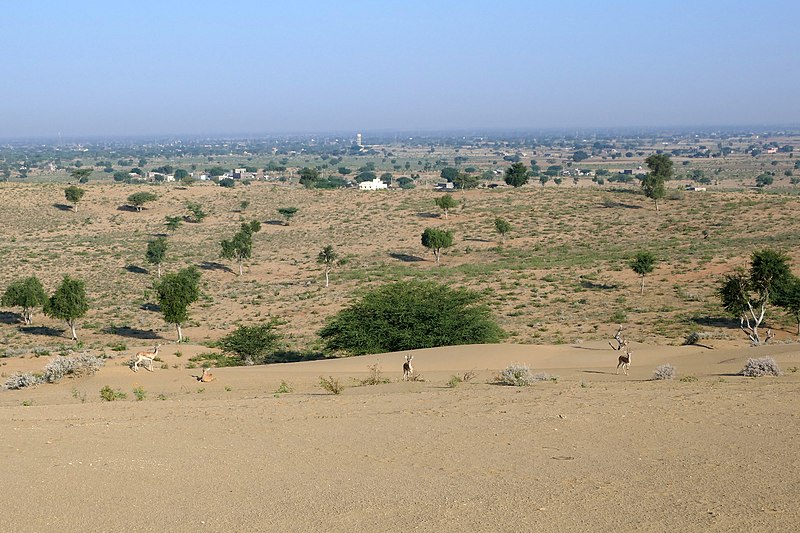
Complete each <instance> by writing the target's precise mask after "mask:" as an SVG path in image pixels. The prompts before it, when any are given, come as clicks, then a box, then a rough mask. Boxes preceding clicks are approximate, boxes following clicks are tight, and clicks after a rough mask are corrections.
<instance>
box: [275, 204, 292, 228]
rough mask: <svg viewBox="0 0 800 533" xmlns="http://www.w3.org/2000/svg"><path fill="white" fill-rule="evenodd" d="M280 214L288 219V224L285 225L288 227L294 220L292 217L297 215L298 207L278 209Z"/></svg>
mask: <svg viewBox="0 0 800 533" xmlns="http://www.w3.org/2000/svg"><path fill="white" fill-rule="evenodd" d="M278 213H279V214H280V215H281V216H282V217H283V218H285V219H286V222H285V223H284V224H285V225H286V226H288V225H289V221H290V220H292V217H293V216H295V215H296V214H297V208H296V207H279V208H278Z"/></svg>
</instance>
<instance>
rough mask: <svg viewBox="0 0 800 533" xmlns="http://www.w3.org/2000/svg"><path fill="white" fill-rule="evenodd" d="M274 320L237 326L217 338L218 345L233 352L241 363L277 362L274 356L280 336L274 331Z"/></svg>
mask: <svg viewBox="0 0 800 533" xmlns="http://www.w3.org/2000/svg"><path fill="white" fill-rule="evenodd" d="M275 325H276V324H275V322H267V323H264V324H259V325H257V326H239V327H238V328H236V329H235V330H234V331H232V332H230V333H228V334H227V335H225V336H224V337H222V338H221V339H220V340H219V347H220V348H222V351H224V352H226V353H233V354H235V357H236V358H237V359H238V361H239V362H241V364H245V365H264V364H269V363H277V362H279V359H278V358H275V357H274V354H275V352H276V351H277V350H278V348H280V341H281V336H280V334H279V333H277V332H276V331H275Z"/></svg>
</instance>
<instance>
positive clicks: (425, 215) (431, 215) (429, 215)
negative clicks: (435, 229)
mask: <svg viewBox="0 0 800 533" xmlns="http://www.w3.org/2000/svg"><path fill="white" fill-rule="evenodd" d="M417 216H418V217H419V218H441V215H440V214H439V213H417Z"/></svg>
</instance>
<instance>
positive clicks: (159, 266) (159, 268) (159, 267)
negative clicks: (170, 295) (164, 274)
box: [158, 263, 161, 279]
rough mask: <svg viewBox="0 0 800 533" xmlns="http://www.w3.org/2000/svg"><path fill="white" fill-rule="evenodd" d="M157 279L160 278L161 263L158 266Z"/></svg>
mask: <svg viewBox="0 0 800 533" xmlns="http://www.w3.org/2000/svg"><path fill="white" fill-rule="evenodd" d="M158 277H159V279H160V278H161V263H159V264H158Z"/></svg>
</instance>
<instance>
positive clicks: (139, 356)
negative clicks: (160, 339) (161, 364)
mask: <svg viewBox="0 0 800 533" xmlns="http://www.w3.org/2000/svg"><path fill="white" fill-rule="evenodd" d="M159 348H161V345H160V344H156V345H155V347H153V351H152V352H136V361H134V362H133V371H134V372H138V371H139V363H141V362H143V361H144V362H146V363H147V366H146V367H145V368H147V370H149V371H150V372H152V371H153V359H155V358H156V357H158V349H159Z"/></svg>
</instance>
